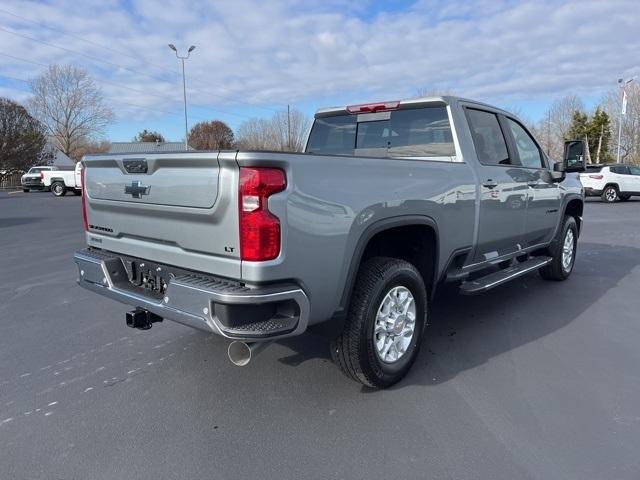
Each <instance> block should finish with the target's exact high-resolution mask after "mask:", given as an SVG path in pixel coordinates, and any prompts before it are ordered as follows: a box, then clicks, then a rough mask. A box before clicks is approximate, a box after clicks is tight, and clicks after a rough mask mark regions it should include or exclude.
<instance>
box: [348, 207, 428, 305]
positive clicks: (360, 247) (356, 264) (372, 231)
mask: <svg viewBox="0 0 640 480" xmlns="http://www.w3.org/2000/svg"><path fill="white" fill-rule="evenodd" d="M403 227H426V228H428V229H430V230H431V232H432V235H433V241H434V244H433V272H432V278H430V279H427V278H425V279H423V280H424V282H425V284H426V285H429V286H430V287H431V291H428V292H427V293H428V294H429V297H431V293H433V289H434V288H435V284H436V283H437V282H436V280H437V278H438V271H439V235H438V225H437V223H436V221H435V220H434V219H433V218H432V217H429V216H426V215H402V216H399V217H393V218H386V219H382V220H378V221H377V222H375V223H373V224H371V225H369V226H368V227H367V228H366V229H365V230H364V231H363V232H362V234H361V235H360V236H359V237H358V240H357V242H356V245H355V248H354V250H353V254H352V255H351V260H350V262H349V266H348V269H347V272H346V276H345V277H344V281H343V286H344V288H343V292H342V296H341V299H340V307H341V308H342V309H343V311H346V310H347V309H348V307H349V302H350V300H351V294H352V292H353V287H354V285H355V281H356V277H357V275H358V270H359V268H360V265H361V263H362V260H363V257H364V254H365V251H366V250H367V247H368V246H369V245H370V243H371V241H372V240H373V239H374V238H375V237H376V236H377V235H379V234H382V233H384V232H388V231H392V230H395V229H398V228H403Z"/></svg>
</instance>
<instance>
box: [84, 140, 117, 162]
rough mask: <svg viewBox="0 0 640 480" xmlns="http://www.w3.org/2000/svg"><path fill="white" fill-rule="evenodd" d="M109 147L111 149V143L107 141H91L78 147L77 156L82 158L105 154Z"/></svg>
mask: <svg viewBox="0 0 640 480" xmlns="http://www.w3.org/2000/svg"><path fill="white" fill-rule="evenodd" d="M109 147H111V142H109V141H108V140H101V141H94V140H91V141H88V142H86V143H81V144H80V146H79V147H78V155H79V156H80V158H82V157H84V156H85V155H91V154H94V153H107V152H108V151H109Z"/></svg>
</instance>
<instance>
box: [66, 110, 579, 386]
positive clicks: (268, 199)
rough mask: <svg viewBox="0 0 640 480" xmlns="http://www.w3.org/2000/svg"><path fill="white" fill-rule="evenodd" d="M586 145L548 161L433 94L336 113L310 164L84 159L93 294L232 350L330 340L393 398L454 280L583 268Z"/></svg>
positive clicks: (514, 133)
mask: <svg viewBox="0 0 640 480" xmlns="http://www.w3.org/2000/svg"><path fill="white" fill-rule="evenodd" d="M583 154H584V144H583V142H581V141H575V142H568V143H567V145H566V149H565V158H564V161H561V162H558V163H552V162H550V160H549V159H548V158H547V156H546V155H545V153H544V152H543V150H542V149H541V148H540V146H539V144H538V142H537V141H536V140H535V139H534V137H533V136H532V135H531V134H530V133H529V132H528V131H527V129H526V128H525V126H524V125H523V124H522V123H521V122H520V121H519V120H518V119H517V118H516V117H514V116H513V115H511V114H509V113H507V112H505V111H502V110H499V109H497V108H494V107H491V106H488V105H485V104H482V103H478V102H474V101H470V100H465V99H461V98H456V97H431V98H422V99H417V100H406V101H396V102H383V103H375V104H368V105H355V106H349V107H341V108H329V109H323V110H320V111H318V112H317V114H316V115H315V121H314V124H313V128H312V130H311V132H310V135H309V139H308V142H307V146H306V152H305V153H282V152H244V151H238V152H236V151H220V152H176V153H161V154H157V153H150V154H148V155H141V154H136V155H113V154H102V155H93V156H87V157H85V158H84V165H85V169H84V170H83V176H84V180H83V181H84V189H83V192H84V194H83V201H82V205H83V218H84V228H85V230H86V239H87V243H88V248H87V249H85V250H82V251H78V252H76V254H75V261H76V263H77V265H78V267H79V272H80V276H79V284H80V285H81V286H83V287H85V288H87V289H89V290H92V291H94V292H96V293H99V294H101V295H105V296H107V297H110V298H113V299H115V300H118V301H120V302H122V303H125V304H128V305H131V306H133V307H135V309H134V310H132V311H130V312H129V313H127V315H126V321H127V324H128V325H129V326H131V327H135V328H141V329H147V328H151V326H152V324H153V323H155V322H158V321H161V320H162V319H171V320H174V321H177V322H180V323H183V324H185V325H189V326H192V327H196V328H199V329H202V330H205V331H208V332H212V333H215V334H218V335H222V336H223V337H227V338H229V339H231V340H232V341H233V342H232V343H231V344H230V346H229V356H230V358H231V359H232V361H234V363H236V364H241V365H243V364H246V363H247V362H248V361H249V359H250V357H251V353H252V352H253V353H255V351H256V348H258V347H259V346H263V345H265V344H266V342H268V341H272V340H277V339H281V338H284V337H289V336H293V335H300V334H301V333H303V332H305V331H313V332H316V333H321V334H324V335H327V336H329V337H330V338H331V354H332V357H333V359H334V361H335V362H336V364H337V365H338V366H339V367H340V368H341V369H342V370H343V371H344V372H345V373H346V374H347V375H348V376H349V377H351V378H353V379H355V380H357V381H360V382H362V383H363V384H365V385H368V386H371V387H378V388H384V387H386V386H389V385H391V384H393V383H395V382H397V381H398V380H400V379H401V378H402V377H403V376H404V375H405V374H406V373H407V371H408V370H409V368H410V367H411V365H412V363H413V362H414V360H415V359H416V355H417V354H418V350H419V348H420V345H421V343H422V339H423V335H424V332H425V328H426V325H427V318H428V311H429V309H428V306H429V304H430V302H432V301H433V299H434V292H435V291H436V289H437V287H438V286H439V285H441V284H443V283H445V282H453V283H456V284H458V285H459V286H460V291H461V293H463V294H476V293H481V292H484V291H486V290H489V289H490V288H493V287H496V286H498V285H500V284H502V283H504V282H506V281H509V280H511V279H514V278H517V277H519V276H521V275H524V274H526V273H528V272H532V271H536V270H538V271H539V272H540V275H541V276H542V277H543V278H544V279H549V280H564V279H566V278H567V277H568V276H569V275H570V273H571V271H572V269H573V265H574V262H575V258H576V246H577V239H578V235H579V233H580V226H581V223H582V211H583V200H584V195H583V191H582V187H581V184H580V181H579V179H578V178H577V175H576V174H568V172H576V171H581V170H582V169H583V165H584V162H583V161H582V157H583Z"/></svg>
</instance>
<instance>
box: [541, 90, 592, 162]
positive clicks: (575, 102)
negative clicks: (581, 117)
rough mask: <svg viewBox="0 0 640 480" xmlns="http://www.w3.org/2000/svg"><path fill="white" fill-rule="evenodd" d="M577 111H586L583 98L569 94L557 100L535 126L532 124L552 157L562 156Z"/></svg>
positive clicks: (556, 158)
mask: <svg viewBox="0 0 640 480" xmlns="http://www.w3.org/2000/svg"><path fill="white" fill-rule="evenodd" d="M576 112H584V105H583V104H582V100H580V98H579V97H577V96H575V95H568V96H566V97H562V98H559V99H557V100H555V101H554V102H553V103H552V104H551V105H550V106H549V109H548V110H547V112H546V114H545V116H544V118H543V119H542V120H540V121H539V122H538V123H537V124H536V125H535V126H531V128H532V130H533V133H534V135H535V136H536V138H537V139H538V141H539V142H540V143H541V146H542V148H543V150H544V151H545V152H547V155H549V157H550V158H551V159H553V160H558V159H561V158H562V155H563V152H564V142H565V140H568V139H567V134H568V133H569V129H570V128H571V123H572V120H573V116H574V114H575V113H576Z"/></svg>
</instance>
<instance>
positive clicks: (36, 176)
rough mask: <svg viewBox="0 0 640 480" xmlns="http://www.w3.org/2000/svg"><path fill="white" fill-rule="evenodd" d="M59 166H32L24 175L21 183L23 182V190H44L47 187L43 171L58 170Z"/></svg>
mask: <svg viewBox="0 0 640 480" xmlns="http://www.w3.org/2000/svg"><path fill="white" fill-rule="evenodd" d="M57 170H58V167H54V166H46V165H41V166H36V167H31V168H30V169H29V171H28V172H27V173H25V174H24V175H22V177H21V178H20V183H21V184H22V191H23V192H28V191H30V190H43V189H44V188H45V186H44V183H42V172H51V171H57Z"/></svg>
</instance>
